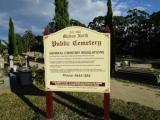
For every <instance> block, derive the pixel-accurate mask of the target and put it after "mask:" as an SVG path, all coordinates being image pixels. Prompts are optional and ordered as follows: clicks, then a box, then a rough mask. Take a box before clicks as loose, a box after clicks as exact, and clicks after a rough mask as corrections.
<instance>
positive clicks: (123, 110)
mask: <svg viewBox="0 0 160 120" xmlns="http://www.w3.org/2000/svg"><path fill="white" fill-rule="evenodd" d="M22 93H24V91H23V90H21V91H18V93H17V94H14V93H9V94H3V95H0V120H32V119H33V118H34V117H35V116H36V115H37V114H39V115H40V119H42V120H43V119H45V97H44V96H35V95H22ZM25 93H26V92H25ZM29 93H30V92H29ZM33 94H35V93H33ZM53 96H54V101H53V103H54V111H55V112H54V120H101V119H103V94H99V93H73V92H56V93H54V95H53ZM110 106H111V107H110V115H111V117H112V118H114V119H113V120H125V119H128V120H160V111H156V110H153V109H151V108H148V107H145V106H141V105H139V104H137V103H131V102H124V101H122V100H117V99H111V102H110Z"/></svg>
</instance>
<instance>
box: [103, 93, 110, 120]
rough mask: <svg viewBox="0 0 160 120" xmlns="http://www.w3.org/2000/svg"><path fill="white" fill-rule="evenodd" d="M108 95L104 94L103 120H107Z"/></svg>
mask: <svg viewBox="0 0 160 120" xmlns="http://www.w3.org/2000/svg"><path fill="white" fill-rule="evenodd" d="M109 103H110V93H104V120H109V108H110V106H109Z"/></svg>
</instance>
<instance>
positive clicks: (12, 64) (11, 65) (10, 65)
mask: <svg viewBox="0 0 160 120" xmlns="http://www.w3.org/2000/svg"><path fill="white" fill-rule="evenodd" d="M13 66H14V63H13V56H12V55H10V56H9V67H10V68H13Z"/></svg>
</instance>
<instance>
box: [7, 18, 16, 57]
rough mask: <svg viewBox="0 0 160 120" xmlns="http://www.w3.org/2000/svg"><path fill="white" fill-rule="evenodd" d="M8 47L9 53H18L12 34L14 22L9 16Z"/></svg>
mask: <svg viewBox="0 0 160 120" xmlns="http://www.w3.org/2000/svg"><path fill="white" fill-rule="evenodd" d="M8 49H9V54H10V55H17V54H18V49H17V45H16V39H15V35H14V24H13V21H12V18H11V17H10V19H9V32H8Z"/></svg>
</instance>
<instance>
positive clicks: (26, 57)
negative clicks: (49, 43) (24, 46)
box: [25, 55, 28, 68]
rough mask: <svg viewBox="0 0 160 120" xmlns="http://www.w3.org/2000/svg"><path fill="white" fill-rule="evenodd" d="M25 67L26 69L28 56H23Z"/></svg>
mask: <svg viewBox="0 0 160 120" xmlns="http://www.w3.org/2000/svg"><path fill="white" fill-rule="evenodd" d="M25 67H27V68H28V56H27V55H26V56H25Z"/></svg>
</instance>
